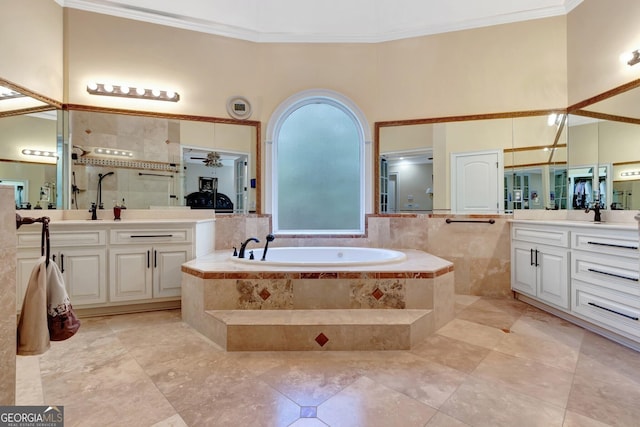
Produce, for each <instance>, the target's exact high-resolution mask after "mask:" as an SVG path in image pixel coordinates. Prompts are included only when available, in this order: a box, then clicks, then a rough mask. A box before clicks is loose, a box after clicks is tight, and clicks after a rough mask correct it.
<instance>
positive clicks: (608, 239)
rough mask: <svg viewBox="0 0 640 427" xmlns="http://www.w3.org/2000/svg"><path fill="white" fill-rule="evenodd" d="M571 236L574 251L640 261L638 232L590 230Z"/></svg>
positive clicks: (576, 232) (577, 232)
mask: <svg viewBox="0 0 640 427" xmlns="http://www.w3.org/2000/svg"><path fill="white" fill-rule="evenodd" d="M571 235H572V238H571V247H572V249H579V250H581V251H589V252H597V253H599V254H609V255H616V256H624V257H630V258H635V260H636V262H638V261H639V260H640V252H639V251H638V232H637V231H622V230H607V231H601V232H597V231H591V230H590V231H574V232H572V233H571Z"/></svg>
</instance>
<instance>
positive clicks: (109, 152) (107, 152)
mask: <svg viewBox="0 0 640 427" xmlns="http://www.w3.org/2000/svg"><path fill="white" fill-rule="evenodd" d="M94 152H95V153H96V154H100V155H103V156H119V157H133V152H132V151H128V150H115V149H113V148H100V147H98V148H96V149H95V150H94Z"/></svg>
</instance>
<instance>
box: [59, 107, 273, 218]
mask: <svg viewBox="0 0 640 427" xmlns="http://www.w3.org/2000/svg"><path fill="white" fill-rule="evenodd" d="M62 109H63V110H64V111H84V112H93V113H106V114H121V115H128V116H138V117H152V118H156V119H169V120H185V121H196V122H207V123H223V124H231V125H243V126H253V127H255V128H256V141H255V143H256V159H255V162H256V176H255V180H256V187H255V191H256V207H255V214H258V215H259V214H261V213H262V185H261V184H262V183H261V179H260V176H261V174H262V165H261V163H262V154H261V150H262V147H261V143H260V141H261V139H262V135H261V130H262V123H261V122H259V121H256V120H239V119H231V118H230V119H227V118H221V117H209V116H192V115H186V114H167V113H157V112H150V111H141V110H126V109H118V108H104V107H93V106H88V105H81V104H64V105H63V106H62ZM249 178H250V179H253V178H251V177H249ZM68 190H69V191H71V189H68ZM251 213H253V212H251Z"/></svg>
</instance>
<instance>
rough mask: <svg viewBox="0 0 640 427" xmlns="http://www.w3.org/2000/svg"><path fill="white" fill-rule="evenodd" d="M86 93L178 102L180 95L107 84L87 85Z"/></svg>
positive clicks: (158, 90) (171, 92) (170, 91)
mask: <svg viewBox="0 0 640 427" xmlns="http://www.w3.org/2000/svg"><path fill="white" fill-rule="evenodd" d="M87 92H89V93H90V94H91V95H106V96H121V97H123V98H138V99H151V100H155V101H169V102H178V101H180V94H178V93H177V92H174V91H172V90H160V89H144V88H140V87H138V88H136V87H131V86H126V85H112V84H108V83H89V84H88V85H87Z"/></svg>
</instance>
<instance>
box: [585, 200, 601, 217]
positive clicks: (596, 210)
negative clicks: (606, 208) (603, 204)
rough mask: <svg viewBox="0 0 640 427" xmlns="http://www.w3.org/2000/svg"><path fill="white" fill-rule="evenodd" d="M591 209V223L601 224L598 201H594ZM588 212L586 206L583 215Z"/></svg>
mask: <svg viewBox="0 0 640 427" xmlns="http://www.w3.org/2000/svg"><path fill="white" fill-rule="evenodd" d="M591 209H593V222H601V221H602V216H601V215H600V200H598V199H596V200H595V201H594V202H593V207H592V208H591ZM589 210H590V209H589V206H587V209H585V210H584V213H589Z"/></svg>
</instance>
